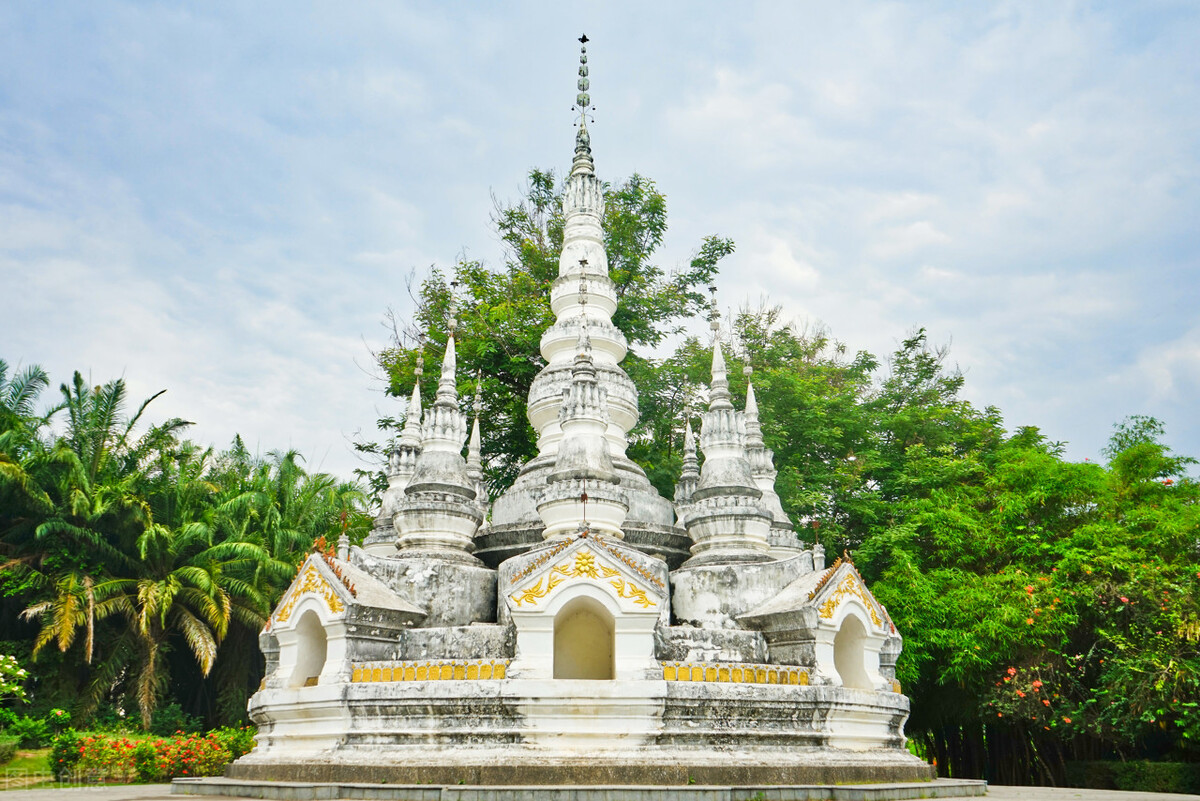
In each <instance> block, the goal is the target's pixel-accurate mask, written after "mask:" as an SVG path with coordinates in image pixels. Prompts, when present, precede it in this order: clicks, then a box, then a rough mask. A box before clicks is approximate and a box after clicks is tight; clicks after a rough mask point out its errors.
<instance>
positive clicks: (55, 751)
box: [49, 729, 80, 781]
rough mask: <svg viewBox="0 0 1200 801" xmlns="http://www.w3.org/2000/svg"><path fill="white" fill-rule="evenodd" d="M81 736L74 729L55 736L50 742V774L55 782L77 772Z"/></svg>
mask: <svg viewBox="0 0 1200 801" xmlns="http://www.w3.org/2000/svg"><path fill="white" fill-rule="evenodd" d="M79 754H80V749H79V735H78V734H76V733H75V730H74V729H67V730H66V731H63V732H62V733H60V734H56V735H54V739H53V740H51V741H50V756H49V760H50V772H51V773H53V774H54V780H55V781H62V780H63V779H65V778H66V776H67V774H70V773H73V772H74V771H75V763H77V762H78V761H79Z"/></svg>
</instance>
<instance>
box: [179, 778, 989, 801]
mask: <svg viewBox="0 0 1200 801" xmlns="http://www.w3.org/2000/svg"><path fill="white" fill-rule="evenodd" d="M171 793H172V794H173V795H197V796H199V795H203V796H223V797H236V798H269V799H279V800H280V801H325V800H326V799H350V798H355V799H358V798H361V799H377V800H378V801H885V800H887V801H890V800H891V799H908V798H965V797H974V796H983V795H985V794H986V793H987V782H984V781H979V780H972V779H936V780H934V781H926V782H904V783H889V784H824V785H820V784H818V785H812V784H809V785H778V784H776V785H753V784H750V785H736V786H713V785H702V784H692V785H686V784H685V785H682V786H662V785H655V786H638V785H619V786H612V785H610V786H586V787H584V786H544V785H543V786H515V785H505V786H502V787H495V786H491V787H489V786H480V785H449V786H440V787H439V786H431V785H428V784H417V785H411V784H410V785H401V784H365V783H361V782H355V783H316V784H307V783H300V782H271V781H253V780H246V779H228V778H208V779H175V780H174V781H173V782H171Z"/></svg>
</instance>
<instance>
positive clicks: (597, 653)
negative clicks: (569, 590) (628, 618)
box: [554, 597, 616, 680]
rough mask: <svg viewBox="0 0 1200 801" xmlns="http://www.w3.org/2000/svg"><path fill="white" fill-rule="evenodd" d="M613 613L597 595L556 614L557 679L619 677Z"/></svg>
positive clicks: (555, 651)
mask: <svg viewBox="0 0 1200 801" xmlns="http://www.w3.org/2000/svg"><path fill="white" fill-rule="evenodd" d="M615 631H616V630H615V626H614V621H613V617H612V615H611V614H610V613H609V611H608V610H607V609H605V608H604V605H603V604H601V603H600V602H599V601H596V600H595V599H593V598H588V597H581V598H576V599H574V600H572V601H570V602H568V603H567V604H566V605H565V606H563V608H562V609H560V610H559V611H558V614H557V615H555V616H554V678H556V679H593V680H605V679H613V678H616V668H615V661H614V652H615V650H616V649H615V647H614V646H615V639H616V635H615Z"/></svg>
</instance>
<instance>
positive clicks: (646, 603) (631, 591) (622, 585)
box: [609, 578, 658, 609]
mask: <svg viewBox="0 0 1200 801" xmlns="http://www.w3.org/2000/svg"><path fill="white" fill-rule="evenodd" d="M609 583H610V584H612V586H613V587H614V588H615V589H616V591H617V596H618V597H620V598H625V599H626V600H630V601H633V602H634V603H635V604H637V605H638V606H640V607H642V608H643V609H649V608H650V607H652V606H657V605H658V604H656V603H654V601H651V600H650V598H649V597H647V595H646V591H645V590H642V589H638V588H637V587H635V586H634V585H633V583H632V582H628V581H625V579H620V578H616V579H613V580H612V581H611V582H609Z"/></svg>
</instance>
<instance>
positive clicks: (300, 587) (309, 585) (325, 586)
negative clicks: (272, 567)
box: [274, 564, 345, 623]
mask: <svg viewBox="0 0 1200 801" xmlns="http://www.w3.org/2000/svg"><path fill="white" fill-rule="evenodd" d="M310 592H311V593H315V594H316V595H319V596H320V597H321V598H322V599H323V600H324V601H325V605H326V606H327V607H329V611H330V612H333V613H334V614H337V613H338V612H341V611H342V609H344V608H345V607H343V606H342V601H341V599H340V598H338V597H337V593H336V592H334V591H333V587H331V586H329V582H327V581H326V580H325V577H324V576H322V575H321V571H319V570H317V566H316V565H313V564H310V565H309V566H308V569H307V570H305V571H304V575H303V576H301V578H300V582H299V583H298V584H295V585H293V586H292V590H291V592H290V593H289V594H288V598H287V600H286V601H284V602H283V603H282V604H281V605H280V606H279V609H277V610H276V611H275V615H274V619H275V620H277V621H279V622H280V623H282V622H284V621H285V620H287V619H288V618H289V617H291V616H292V610H294V609H295V608H296V604H297V603H298V602H299V601H300V598H301V597H302V596H303V595H305V594H306V593H310Z"/></svg>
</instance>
